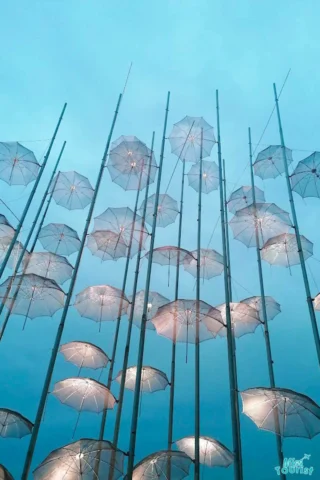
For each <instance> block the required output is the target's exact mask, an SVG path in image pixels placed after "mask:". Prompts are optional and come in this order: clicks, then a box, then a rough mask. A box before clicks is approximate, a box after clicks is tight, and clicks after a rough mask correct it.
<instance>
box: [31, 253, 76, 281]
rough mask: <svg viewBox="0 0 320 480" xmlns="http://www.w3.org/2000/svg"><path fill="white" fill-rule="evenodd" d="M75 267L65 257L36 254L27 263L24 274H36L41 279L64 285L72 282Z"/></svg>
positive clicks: (51, 254)
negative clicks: (68, 281)
mask: <svg viewBox="0 0 320 480" xmlns="http://www.w3.org/2000/svg"><path fill="white" fill-rule="evenodd" d="M72 272H73V266H72V265H71V263H69V262H68V260H67V259H66V258H65V257H62V256H61V255H56V254H54V253H49V252H34V253H32V254H31V255H29V257H28V259H27V261H25V270H24V273H35V274H36V275H39V276H41V277H45V278H49V279H50V280H55V281H56V282H57V283H58V284H60V285H61V284H63V283H64V282H66V281H67V280H70V278H71V276H72Z"/></svg>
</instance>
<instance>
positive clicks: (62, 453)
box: [33, 438, 124, 480]
mask: <svg viewBox="0 0 320 480" xmlns="http://www.w3.org/2000/svg"><path fill="white" fill-rule="evenodd" d="M123 463H124V453H123V452H122V451H121V450H116V449H115V448H114V447H113V445H112V443H110V442H108V441H107V440H100V441H98V440H93V439H90V438H82V439H81V440H78V441H77V442H74V443H70V444H68V445H65V446H64V447H61V448H58V449H56V450H53V452H51V453H50V454H49V455H48V456H47V457H46V458H45V460H43V462H42V463H41V464H40V465H39V466H38V467H37V468H36V469H35V471H34V472H33V475H34V479H35V480H49V479H51V480H91V479H93V478H97V479H98V478H99V479H107V478H108V477H109V472H110V467H111V466H112V470H113V471H114V473H113V475H114V476H113V478H114V480H117V479H118V478H120V477H122V475H123ZM97 464H98V465H99V467H97ZM97 469H98V473H96V472H97Z"/></svg>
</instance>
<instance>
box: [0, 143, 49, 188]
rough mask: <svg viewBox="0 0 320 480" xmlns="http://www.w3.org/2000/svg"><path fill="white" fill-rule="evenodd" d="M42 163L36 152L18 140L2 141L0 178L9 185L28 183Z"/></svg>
mask: <svg viewBox="0 0 320 480" xmlns="http://www.w3.org/2000/svg"><path fill="white" fill-rule="evenodd" d="M39 169H40V165H39V163H38V162H37V159H36V157H35V156H34V153H33V152H32V151H31V150H29V149H28V148H26V147H24V146H23V145H21V143H18V142H0V179H1V180H4V181H5V182H6V183H8V184H9V185H28V183H30V182H33V181H34V180H35V179H36V178H37V175H38V172H39Z"/></svg>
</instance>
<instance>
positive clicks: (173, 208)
mask: <svg viewBox="0 0 320 480" xmlns="http://www.w3.org/2000/svg"><path fill="white" fill-rule="evenodd" d="M155 201H156V195H155V194H153V195H151V196H150V197H149V198H148V199H147V209H146V222H147V223H148V224H149V225H152V223H153V212H154V203H155ZM144 205H145V200H143V202H142V204H141V207H140V213H142V212H143V210H144ZM178 213H179V208H178V203H177V201H176V200H174V199H173V198H171V197H170V196H169V195H167V194H160V195H159V203H158V213H157V227H163V228H164V227H167V226H168V225H170V224H171V223H174V222H175V221H176V218H177V215H178Z"/></svg>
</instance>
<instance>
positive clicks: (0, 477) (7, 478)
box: [0, 465, 14, 480]
mask: <svg viewBox="0 0 320 480" xmlns="http://www.w3.org/2000/svg"><path fill="white" fill-rule="evenodd" d="M0 480H14V478H13V476H12V475H11V474H10V473H9V472H8V470H7V469H6V468H5V467H4V466H3V465H0Z"/></svg>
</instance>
